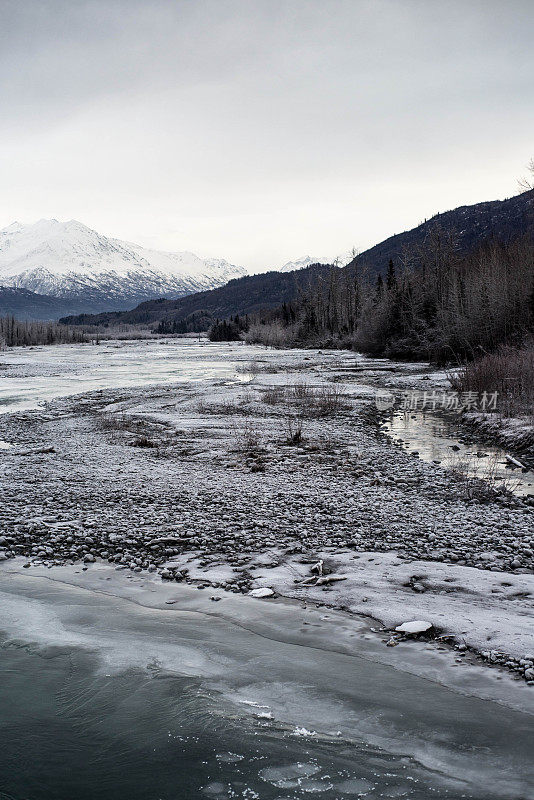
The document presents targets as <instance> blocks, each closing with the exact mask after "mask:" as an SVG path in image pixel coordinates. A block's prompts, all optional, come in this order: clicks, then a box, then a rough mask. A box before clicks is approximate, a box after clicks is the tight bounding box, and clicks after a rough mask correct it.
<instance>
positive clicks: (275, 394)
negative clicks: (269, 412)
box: [262, 386, 285, 406]
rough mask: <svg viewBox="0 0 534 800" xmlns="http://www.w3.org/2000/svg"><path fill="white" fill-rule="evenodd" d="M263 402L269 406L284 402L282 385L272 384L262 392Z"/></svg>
mask: <svg viewBox="0 0 534 800" xmlns="http://www.w3.org/2000/svg"><path fill="white" fill-rule="evenodd" d="M262 399H263V402H264V403H267V405H269V406H276V405H279V404H280V403H283V402H284V399H285V392H284V389H283V387H282V386H272V387H270V388H269V389H265V390H264V392H263V398H262Z"/></svg>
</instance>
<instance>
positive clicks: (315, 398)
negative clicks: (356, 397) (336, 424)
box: [287, 383, 350, 417]
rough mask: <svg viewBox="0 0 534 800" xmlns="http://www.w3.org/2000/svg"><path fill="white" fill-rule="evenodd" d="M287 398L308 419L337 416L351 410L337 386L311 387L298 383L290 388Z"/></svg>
mask: <svg viewBox="0 0 534 800" xmlns="http://www.w3.org/2000/svg"><path fill="white" fill-rule="evenodd" d="M287 396H288V400H289V401H290V402H293V403H294V404H296V405H298V407H299V408H300V410H301V412H302V414H303V415H305V416H308V417H328V416H335V415H336V414H338V413H340V412H341V411H342V410H344V409H347V408H350V403H349V402H348V399H347V397H346V395H345V394H344V393H343V392H342V390H341V389H340V388H339V386H335V385H332V386H320V387H310V386H308V385H307V384H306V383H298V384H295V385H294V386H291V387H288V391H287Z"/></svg>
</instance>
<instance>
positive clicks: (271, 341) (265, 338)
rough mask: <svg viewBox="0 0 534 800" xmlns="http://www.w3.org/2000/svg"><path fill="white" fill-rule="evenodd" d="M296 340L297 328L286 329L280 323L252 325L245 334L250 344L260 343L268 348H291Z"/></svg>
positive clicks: (289, 327)
mask: <svg viewBox="0 0 534 800" xmlns="http://www.w3.org/2000/svg"><path fill="white" fill-rule="evenodd" d="M296 340H297V327H296V326H288V327H285V326H284V325H282V323H279V322H273V323H271V324H267V325H251V326H250V328H249V330H248V331H247V333H246V334H245V341H246V342H248V343H249V344H252V343H258V344H264V345H267V346H268V347H281V348H283V347H291V346H292V345H293V344H295V342H296Z"/></svg>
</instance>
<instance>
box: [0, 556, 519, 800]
mask: <svg viewBox="0 0 534 800" xmlns="http://www.w3.org/2000/svg"><path fill="white" fill-rule="evenodd" d="M68 569H69V568H53V569H52V570H50V571H48V575H50V576H51V577H48V576H47V570H45V569H44V568H40V570H39V569H37V568H35V569H32V570H29V571H24V570H22V569H20V568H19V569H18V570H17V569H16V568H14V567H13V565H11V566H9V567H4V568H3V569H2V570H1V571H0V602H1V608H2V624H1V626H0V627H1V628H2V629H3V631H4V632H3V635H2V637H1V648H0V708H1V717H0V736H1V742H2V747H1V748H0V797H2V798H11V799H12V800H23V799H24V800H27V799H28V798H31V800H49V799H50V798H54V800H72V798H77V800H86V799H87V800H89V799H91V800H94V798H110V800H111V798H113V800H137V798H139V800H141V799H142V800H189V798H206V799H207V798H215V799H221V798H262V799H263V798H269V799H270V800H282V799H283V800H287V799H290V798H293V799H296V798H305V797H308V796H316V797H320V798H325V800H337V799H340V798H350V797H364V798H368V800H371V799H372V798H393V797H395V798H399V797H402V798H413V799H414V800H415V799H420V800H428V798H455V799H456V798H457V799H458V800H459V798H480V800H482V798H483V800H491V798H506V800H513V799H514V798H516V799H517V800H519V798H522V799H523V800H527V798H532V797H534V765H533V761H532V733H533V730H534V716H533V715H532V714H534V704H532V702H531V703H530V712H532V713H525V712H526V711H527V709H528V697H529V693H528V688H527V687H525V686H524V685H522V686H520V687H519V686H517V685H515V684H513V683H512V682H511V681H509V682H508V683H507V684H506V686H505V685H503V686H502V692H501V699H503V698H505V697H506V694H507V692H508V698H507V699H508V701H511V702H512V705H515V706H516V707H517V709H519V708H520V707H521V705H523V704H524V706H525V708H524V709H523V711H521V710H512V709H511V708H507V707H505V706H503V705H498V704H497V703H496V702H493V701H488V700H483V699H479V698H477V697H474V696H471V694H470V691H469V689H470V688H473V687H477V689H480V690H481V691H483V690H484V689H486V692H487V694H489V695H490V696H493V694H495V695H496V696H497V697H498V696H499V683H498V681H497V680H496V679H493V678H492V677H491V676H488V677H486V674H485V673H483V672H482V671H481V670H480V671H479V670H477V669H476V668H475V667H473V668H472V669H473V674H471V675H470V674H469V668H468V667H467V666H462V670H463V675H464V677H463V678H462V677H460V676H459V675H458V673H456V677H455V673H454V669H453V666H454V664H453V659H452V657H451V654H450V653H443V654H440V653H437V652H436V650H435V648H433V650H430V649H429V650H428V651H427V650H425V649H424V647H423V646H422V645H416V644H414V643H412V644H411V645H409V644H407V645H405V646H404V647H405V650H404V651H403V650H401V652H400V653H397V654H396V655H395V659H396V662H397V663H398V664H399V665H400V666H401V668H400V669H399V668H394V667H393V666H391V664H388V663H386V662H387V659H388V657H389V656H390V654H391V650H388V649H387V648H384V646H383V644H382V642H381V641H380V640H379V638H378V637H377V636H376V635H374V634H372V633H370V631H369V628H368V627H367V626H365V625H364V624H363V623H362V622H361V621H357V620H353V619H350V618H349V617H346V616H345V615H342V614H341V613H340V612H337V613H336V612H332V611H329V612H328V613H325V612H322V611H321V610H320V609H313V608H307V609H305V608H302V607H301V606H300V605H298V604H289V603H271V602H269V601H267V602H266V601H261V600H251V599H250V598H243V597H235V596H232V597H223V599H222V601H221V602H219V603H217V604H214V603H212V602H210V600H209V597H207V596H206V593H204V592H198V591H197V590H194V589H188V588H186V587H184V588H178V587H176V586H175V587H168V586H162V585H161V584H158V585H157V586H156V584H155V583H151V582H150V580H149V579H148V578H143V577H135V578H130V579H128V578H127V577H126V576H125V575H124V574H121V575H119V574H118V573H117V572H115V571H114V570H113V569H112V568H111V567H104V566H98V565H97V566H95V567H92V568H90V569H89V570H88V571H87V572H86V573H85V575H83V573H82V572H81V571H80V570H79V568H78V569H77V570H76V569H75V568H70V569H71V572H70V573H68ZM66 570H67V571H66ZM80 576H82V577H80ZM67 580H69V581H72V582H71V583H68V582H65V581H67ZM128 580H129V581H130V582H128ZM77 581H78V585H76V582H77ZM115 592H118V593H119V594H115ZM161 592H163V595H160V594H159V593H161ZM121 593H122V596H119V595H120V594H121ZM165 598H166V599H165ZM147 603H148V604H149V605H147ZM169 603H170V605H169ZM215 607H217V608H216V610H215ZM336 648H337V649H336ZM417 648H419V650H417ZM397 649H399V648H397ZM414 664H417V665H418V667H419V668H421V669H424V670H426V671H427V672H429V674H431V675H433V676H434V677H433V679H430V680H429V679H425V678H422V677H419V676H418V675H417V674H414V669H413V667H414ZM439 678H445V679H447V678H448V679H450V681H451V682H452V685H451V688H447V687H446V686H444V685H442V684H441V683H440V680H439ZM462 680H463V684H462ZM455 682H456V685H454V683H455ZM520 692H522V694H520Z"/></svg>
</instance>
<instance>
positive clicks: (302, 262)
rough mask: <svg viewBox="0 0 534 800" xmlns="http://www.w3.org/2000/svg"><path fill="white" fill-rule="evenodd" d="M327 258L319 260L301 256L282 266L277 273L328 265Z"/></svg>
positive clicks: (318, 258) (328, 260)
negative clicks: (311, 265)
mask: <svg viewBox="0 0 534 800" xmlns="http://www.w3.org/2000/svg"><path fill="white" fill-rule="evenodd" d="M329 263H330V259H329V258H320V257H314V256H301V257H300V258H296V259H295V260H294V261H288V262H287V263H286V264H284V265H283V266H282V267H280V269H279V270H278V272H294V271H295V270H297V269H304V268H305V267H309V266H310V264H329Z"/></svg>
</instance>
